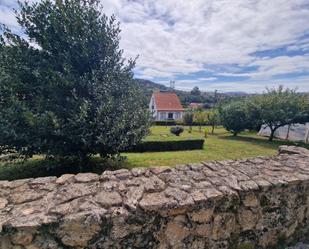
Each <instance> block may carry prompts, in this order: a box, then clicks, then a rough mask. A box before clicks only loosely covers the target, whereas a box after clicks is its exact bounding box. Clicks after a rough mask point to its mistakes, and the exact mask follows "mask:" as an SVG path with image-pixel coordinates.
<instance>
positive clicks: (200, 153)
mask: <svg viewBox="0 0 309 249" xmlns="http://www.w3.org/2000/svg"><path fill="white" fill-rule="evenodd" d="M169 129H170V127H165V126H154V127H152V128H151V134H150V135H149V136H148V137H147V138H145V140H146V141H147V140H148V141H149V140H182V139H190V138H204V136H205V129H206V130H208V132H210V131H211V128H210V127H202V130H201V132H199V127H193V130H192V133H189V132H188V130H189V129H188V127H185V131H184V132H183V133H182V134H181V135H180V136H179V137H177V136H175V135H173V134H171V133H170V132H169ZM284 144H289V145H295V143H292V142H288V141H283V140H274V141H272V142H269V141H267V138H265V137H260V136H257V135H256V134H255V133H253V132H243V133H241V134H240V135H239V136H237V137H234V136H232V135H231V133H229V132H227V131H226V130H225V129H223V128H222V127H218V128H217V129H215V134H210V133H208V136H207V138H206V139H205V144H204V149H203V150H192V151H169V152H145V153H122V156H125V157H127V160H125V161H124V162H122V163H119V162H111V161H109V162H106V161H103V160H102V159H100V158H99V157H97V156H96V157H93V158H92V159H91V166H90V167H89V168H87V169H85V171H90V172H95V173H101V172H102V171H104V170H105V169H107V168H108V169H116V168H119V167H126V168H133V167H149V166H175V165H178V164H187V163H197V162H202V161H210V160H224V159H240V158H249V157H256V156H271V155H274V154H276V153H277V150H278V146H280V145H284ZM299 145H301V146H304V147H307V148H309V145H304V144H299ZM77 172H79V167H78V165H77V164H76V163H75V162H74V161H67V162H64V163H62V164H59V163H56V162H54V161H47V160H43V157H42V156H36V157H34V158H32V159H31V160H28V161H21V162H18V163H14V164H12V163H10V164H3V163H2V164H1V162H0V180H5V179H8V180H13V179H19V178H29V177H38V176H48V175H56V176H59V175H61V174H64V173H77Z"/></svg>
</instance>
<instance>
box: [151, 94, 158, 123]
mask: <svg viewBox="0 0 309 249" xmlns="http://www.w3.org/2000/svg"><path fill="white" fill-rule="evenodd" d="M149 111H150V113H151V114H152V117H153V118H154V119H155V120H157V115H158V112H157V107H156V102H155V100H154V96H153V95H152V96H151V99H150V102H149Z"/></svg>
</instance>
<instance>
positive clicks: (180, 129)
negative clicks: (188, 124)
mask: <svg viewBox="0 0 309 249" xmlns="http://www.w3.org/2000/svg"><path fill="white" fill-rule="evenodd" d="M183 131H184V129H183V127H181V126H175V127H171V129H170V132H171V133H172V134H174V135H176V136H179V135H180V134H181V133H183Z"/></svg>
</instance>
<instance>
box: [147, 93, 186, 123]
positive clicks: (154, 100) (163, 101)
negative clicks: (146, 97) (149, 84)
mask: <svg viewBox="0 0 309 249" xmlns="http://www.w3.org/2000/svg"><path fill="white" fill-rule="evenodd" d="M149 110H150V112H151V113H152V115H153V117H154V119H155V120H156V121H166V120H175V121H180V120H182V116H183V113H184V108H183V107H182V105H181V103H180V100H179V98H178V96H177V94H176V93H168V92H155V93H153V94H152V96H151V99H150V103H149Z"/></svg>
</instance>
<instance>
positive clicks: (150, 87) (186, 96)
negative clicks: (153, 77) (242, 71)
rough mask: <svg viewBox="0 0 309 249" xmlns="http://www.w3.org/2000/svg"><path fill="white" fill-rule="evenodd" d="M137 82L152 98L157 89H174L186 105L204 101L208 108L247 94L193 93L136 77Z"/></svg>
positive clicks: (148, 96)
mask: <svg viewBox="0 0 309 249" xmlns="http://www.w3.org/2000/svg"><path fill="white" fill-rule="evenodd" d="M135 80H136V82H137V83H138V84H139V85H140V86H141V87H142V89H143V91H144V92H145V95H146V96H147V98H148V101H149V100H150V97H151V95H152V93H153V92H156V91H173V92H175V93H176V94H177V95H178V96H179V98H180V101H181V103H182V105H183V106H184V107H187V106H189V104H190V103H203V104H204V105H205V107H206V108H211V107H212V106H213V105H214V104H215V103H216V102H218V101H223V102H225V101H229V100H230V99H232V98H241V97H244V96H247V94H246V93H245V92H228V93H215V92H201V93H200V94H199V95H194V94H191V92H190V91H182V90H176V89H171V88H169V87H167V86H164V85H162V84H158V83H155V82H152V81H150V80H145V79H135Z"/></svg>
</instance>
